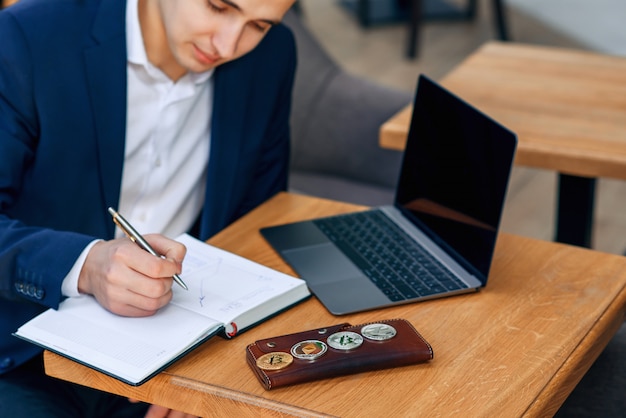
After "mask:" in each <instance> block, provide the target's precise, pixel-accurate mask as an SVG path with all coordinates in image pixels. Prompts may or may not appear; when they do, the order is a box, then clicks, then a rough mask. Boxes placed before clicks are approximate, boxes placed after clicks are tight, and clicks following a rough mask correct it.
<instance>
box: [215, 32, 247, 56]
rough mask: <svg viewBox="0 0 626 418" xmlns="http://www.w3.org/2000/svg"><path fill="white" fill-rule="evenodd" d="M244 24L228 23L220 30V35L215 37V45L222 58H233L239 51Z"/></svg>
mask: <svg viewBox="0 0 626 418" xmlns="http://www.w3.org/2000/svg"><path fill="white" fill-rule="evenodd" d="M242 33H243V26H239V25H234V24H233V25H226V26H224V27H223V28H222V30H220V31H219V33H218V36H216V37H215V38H214V45H215V48H216V49H217V52H218V53H219V55H220V57H222V58H226V59H229V58H232V57H233V56H234V55H235V53H236V52H237V47H238V46H239V41H240V40H241V34H242Z"/></svg>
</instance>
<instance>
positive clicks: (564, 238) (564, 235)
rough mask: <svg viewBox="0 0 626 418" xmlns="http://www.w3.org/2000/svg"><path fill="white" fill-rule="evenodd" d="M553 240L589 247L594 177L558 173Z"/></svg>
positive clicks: (594, 186)
mask: <svg viewBox="0 0 626 418" xmlns="http://www.w3.org/2000/svg"><path fill="white" fill-rule="evenodd" d="M558 188H559V189H558V202H557V213H556V238H555V240H556V241H557V242H562V243H565V244H572V245H578V246H581V247H587V248H591V232H592V229H593V228H592V225H593V208H594V203H595V191H596V179H595V178H589V177H580V176H572V175H569V174H559V185H558Z"/></svg>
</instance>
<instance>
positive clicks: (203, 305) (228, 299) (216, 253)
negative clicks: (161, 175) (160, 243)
mask: <svg viewBox="0 0 626 418" xmlns="http://www.w3.org/2000/svg"><path fill="white" fill-rule="evenodd" d="M177 240H178V241H179V242H181V243H183V244H185V246H186V247H187V256H186V257H185V260H184V261H183V274H182V275H181V276H182V278H183V280H184V281H185V283H186V284H187V286H188V287H189V290H188V291H186V290H184V289H182V288H180V287H179V286H176V285H174V286H173V287H172V290H173V292H174V297H173V299H172V301H171V303H170V304H169V305H167V306H166V307H164V308H163V309H161V310H160V311H159V312H158V313H157V314H155V315H153V316H150V317H145V318H128V317H121V316H117V315H115V314H112V313H111V312H109V311H107V310H105V309H104V308H102V307H101V306H100V305H99V304H98V303H97V302H96V300H95V299H94V298H93V297H91V296H82V297H78V298H70V299H66V300H65V301H63V302H62V303H61V306H60V307H59V309H58V310H54V309H49V310H47V311H45V312H44V313H42V314H41V315H39V316H37V317H35V318H34V319H32V320H31V321H29V322H27V323H26V324H24V325H22V326H21V327H20V328H19V329H18V330H17V332H16V333H15V335H16V336H18V337H20V338H23V339H25V340H28V341H30V342H33V343H35V344H38V345H40V346H42V347H44V348H46V349H48V350H50V351H53V352H56V353H58V354H60V355H63V356H66V357H68V358H71V359H73V360H75V361H77V362H79V363H82V364H84V365H87V366H89V367H92V368H94V369H96V370H99V371H101V372H103V373H106V374H108V375H110V376H113V377H115V378H117V379H119V380H121V381H123V382H125V383H128V384H131V385H140V384H142V383H144V382H145V381H146V380H148V379H149V378H150V377H152V376H154V375H155V374H156V373H158V372H159V371H161V370H163V369H164V368H165V367H167V366H168V365H170V364H172V363H173V362H174V361H176V360H177V359H179V358H180V357H182V356H183V355H184V354H186V353H188V352H189V351H190V350H192V349H193V348H195V347H197V346H198V345H199V344H200V343H202V342H204V341H206V340H207V339H208V338H210V337H212V336H214V335H216V334H218V333H222V335H224V336H227V337H233V336H235V335H236V334H238V333H240V332H242V331H244V330H245V329H247V328H249V327H252V326H254V325H255V324H257V323H259V322H261V321H263V320H266V319H268V318H269V317H271V316H273V315H275V314H277V313H279V312H281V311H283V310H284V309H287V308H288V307H290V306H292V305H294V304H295V303H297V302H299V301H301V300H303V299H305V298H306V297H308V296H309V295H310V293H309V291H308V289H307V287H306V284H305V282H304V281H302V280H300V279H297V278H294V277H291V276H289V275H286V274H283V273H280V272H278V271H276V270H273V269H270V268H267V267H265V266H262V265H260V264H257V263H255V262H252V261H250V260H247V259H245V258H242V257H239V256H237V255H235V254H232V253H229V252H227V251H224V250H221V249H219V248H216V247H213V246H211V245H208V244H205V243H203V242H202V241H199V240H196V239H195V238H192V237H191V236H189V235H186V234H185V235H182V236H180V237H178V238H177Z"/></svg>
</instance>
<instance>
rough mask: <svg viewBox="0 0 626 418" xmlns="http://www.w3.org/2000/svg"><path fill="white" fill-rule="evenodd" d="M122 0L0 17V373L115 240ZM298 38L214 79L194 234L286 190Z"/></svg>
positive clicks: (26, 8)
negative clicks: (82, 269)
mask: <svg viewBox="0 0 626 418" xmlns="http://www.w3.org/2000/svg"><path fill="white" fill-rule="evenodd" d="M125 9H126V1H125V0H58V1H52V0H22V1H20V2H18V3H17V4H16V5H14V6H11V7H10V8H7V9H5V10H3V11H2V12H0V39H1V40H2V41H1V42H2V43H1V47H0V373H3V372H6V371H8V370H10V369H12V368H14V367H15V366H17V365H19V364H21V363H23V362H24V361H26V360H27V359H28V358H30V357H32V356H34V355H35V354H36V353H37V352H38V351H39V349H38V348H37V347H35V346H33V345H31V344H27V343H25V342H22V341H20V340H19V339H17V338H16V337H14V336H12V335H11V333H12V332H14V331H15V330H16V329H17V327H19V325H21V324H22V323H24V322H26V321H27V320H28V319H30V318H31V317H33V316H35V315H36V314H38V313H39V312H41V311H43V310H44V309H47V308H49V307H53V308H54V307H57V306H58V304H59V303H60V301H61V300H62V295H61V291H60V287H61V282H62V280H63V278H64V277H65V275H66V274H67V273H68V271H69V270H70V268H71V266H72V265H73V263H74V262H75V260H76V258H77V257H78V255H79V254H80V252H81V251H82V249H83V248H84V247H85V245H87V243H89V242H90V241H91V240H93V239H94V238H104V239H110V238H112V237H113V234H114V227H113V223H112V221H111V218H110V216H109V215H108V213H107V208H108V207H109V206H112V207H117V206H118V201H119V196H120V184H121V177H122V166H123V158H124V142H125V129H126V38H125ZM295 65H296V64H295V45H294V40H293V37H292V35H291V33H290V32H289V31H288V29H286V28H285V27H284V26H282V25H278V26H276V27H274V28H272V29H271V30H270V31H269V33H268V34H267V35H266V37H265V38H264V39H263V41H262V42H261V43H260V44H259V46H258V47H257V48H256V49H255V50H253V51H252V52H250V53H249V54H247V55H245V56H244V57H242V58H239V59H237V60H235V61H232V62H230V63H227V64H224V65H222V66H220V67H218V68H216V71H215V73H214V82H215V87H214V97H213V100H214V102H213V116H212V126H211V151H210V160H209V169H208V178H207V186H206V187H207V188H206V200H205V201H206V204H205V205H204V208H203V211H202V214H201V222H200V232H199V237H200V238H201V239H207V238H208V237H210V236H211V235H213V234H214V233H216V232H217V231H219V230H220V229H222V228H223V227H225V226H226V225H228V224H229V223H230V222H232V221H233V220H235V219H237V218H238V217H239V216H241V215H243V214H244V213H246V212H247V211H249V210H250V209H252V208H253V207H255V206H257V205H258V204H260V203H261V202H263V201H264V200H266V199H267V198H268V197H270V196H272V195H273V194H275V193H277V192H278V191H281V190H284V189H285V188H286V185H287V169H288V154H289V125H288V119H289V112H290V105H291V87H292V84H293V77H294V71H295Z"/></svg>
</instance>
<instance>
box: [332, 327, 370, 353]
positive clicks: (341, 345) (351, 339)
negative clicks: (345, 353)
mask: <svg viewBox="0 0 626 418" xmlns="http://www.w3.org/2000/svg"><path fill="white" fill-rule="evenodd" d="M326 342H327V343H328V345H329V346H331V347H332V348H335V349H337V350H352V349H354V348H357V347H360V346H361V344H363V337H361V335H360V334H357V333H356V332H352V331H340V332H336V333H334V334H332V335H331V336H329V337H328V339H327V340H326Z"/></svg>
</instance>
